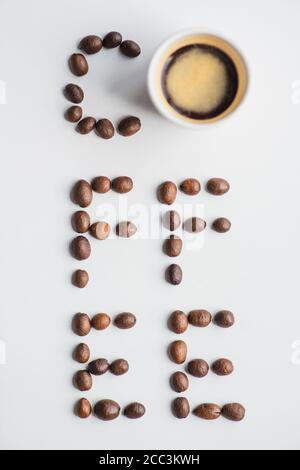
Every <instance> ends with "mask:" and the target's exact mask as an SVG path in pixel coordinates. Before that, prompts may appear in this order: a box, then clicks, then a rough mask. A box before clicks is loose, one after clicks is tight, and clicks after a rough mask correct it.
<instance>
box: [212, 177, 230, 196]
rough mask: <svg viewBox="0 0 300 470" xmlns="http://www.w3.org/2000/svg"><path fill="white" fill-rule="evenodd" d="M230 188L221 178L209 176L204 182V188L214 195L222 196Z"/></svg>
mask: <svg viewBox="0 0 300 470" xmlns="http://www.w3.org/2000/svg"><path fill="white" fill-rule="evenodd" d="M229 189H230V184H229V183H228V181H226V180H225V179H223V178H211V179H210V180H209V181H208V182H207V184H206V190H207V191H208V192H209V193H210V194H213V195H214V196H222V195H223V194H225V193H227V192H228V191H229Z"/></svg>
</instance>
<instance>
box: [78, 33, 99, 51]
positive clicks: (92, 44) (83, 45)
mask: <svg viewBox="0 0 300 470" xmlns="http://www.w3.org/2000/svg"><path fill="white" fill-rule="evenodd" d="M78 49H81V50H82V51H83V52H85V53H86V54H95V53H96V52H99V51H101V49H102V39H101V38H99V36H95V35H90V36H86V37H85V38H83V39H81V41H80V43H79V46H78Z"/></svg>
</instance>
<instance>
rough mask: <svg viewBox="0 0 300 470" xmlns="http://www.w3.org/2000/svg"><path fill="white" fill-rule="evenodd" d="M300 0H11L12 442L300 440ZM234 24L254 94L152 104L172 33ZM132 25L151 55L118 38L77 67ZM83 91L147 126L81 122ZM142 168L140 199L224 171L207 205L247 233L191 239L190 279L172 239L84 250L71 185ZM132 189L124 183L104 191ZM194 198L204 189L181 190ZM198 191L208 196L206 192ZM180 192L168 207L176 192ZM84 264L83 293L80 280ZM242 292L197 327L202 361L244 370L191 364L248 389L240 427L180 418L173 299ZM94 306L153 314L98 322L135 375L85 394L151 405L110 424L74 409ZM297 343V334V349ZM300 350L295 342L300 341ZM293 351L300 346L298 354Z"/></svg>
mask: <svg viewBox="0 0 300 470" xmlns="http://www.w3.org/2000/svg"><path fill="white" fill-rule="evenodd" d="M299 18H300V3H299V1H298V0H288V1H284V0H281V1H280V0H264V1H261V0H251V1H250V0H249V1H248V0H247V1H245V0H244V1H243V2H241V1H239V0H226V2H225V1H224V0H185V2H182V1H180V0H164V1H163V2H148V1H145V0H144V1H141V0H127V1H126V2H125V1H121V0H114V1H113V2H108V1H105V2H104V1H101V0H98V1H97V0H84V1H83V0H81V1H79V0H70V1H67V0H59V1H56V2H54V1H52V2H50V1H49V2H41V1H38V0H26V2H24V1H21V0H19V1H16V0H1V4H0V57H1V62H0V79H1V80H3V81H4V82H5V83H6V92H7V103H6V104H5V105H4V104H3V105H0V119H1V125H0V129H1V141H0V153H1V184H0V193H1V199H0V201H1V221H2V222H1V232H0V237H1V270H0V281H1V295H0V314H1V323H0V338H1V340H2V341H4V342H5V344H6V353H7V357H6V365H1V366H0V390H1V392H0V393H1V402H0V441H1V443H0V445H1V448H4V449H16V448H19V449H30V448H33V449H48V448H60V449H77V448H80V449H90V448H93V449H114V448H118V449H126V448H129V449H153V448H154V449H155V448H156V449H162V448H166V449H223V448H224V449H246V448H252V449H253V448H256V449H265V448H267V449H281V448H282V449H290V448H298V449H299V418H300V406H299V385H300V380H299V374H300V366H299V365H298V366H297V362H299V361H297V359H299V354H297V352H296V354H295V350H293V343H294V342H295V341H297V340H300V316H299V229H300V223H299V170H300V165H299V120H300V105H297V104H293V99H292V98H293V96H292V95H293V92H294V91H293V88H292V85H293V83H294V82H295V81H296V80H298V79H300V62H299V60H300V59H299V58H300V29H299ZM197 26H199V30H200V31H205V32H206V31H208V32H213V33H217V34H219V35H221V36H223V37H225V38H227V39H229V40H231V41H232V42H233V43H234V44H235V45H237V46H238V48H239V49H240V50H241V51H242V53H243V55H244V57H245V59H246V61H247V64H248V67H249V72H250V87H249V91H248V95H247V97H246V99H245V101H244V103H243V105H242V106H241V107H240V108H239V110H238V111H237V112H236V113H235V114H233V115H232V116H231V117H230V118H228V119H226V120H224V121H222V122H220V123H219V124H218V125H212V126H207V127H205V128H202V129H201V130H200V131H199V132H193V131H189V130H185V129H181V128H179V127H176V126H174V125H173V124H170V123H168V122H167V121H166V120H164V119H163V118H161V117H160V116H159V115H158V114H157V113H156V111H155V110H154V109H153V108H152V106H151V104H150V103H149V99H148V96H147V93H146V86H145V83H146V72H147V66H148V64H149V60H150V58H151V55H152V54H153V52H154V50H155V49H156V47H157V46H158V44H159V43H160V42H161V41H162V40H163V39H165V38H166V37H168V36H169V35H170V34H172V33H174V32H176V31H178V30H180V29H184V28H186V27H197ZM110 30H119V31H121V32H122V33H123V35H124V37H126V38H132V39H135V40H136V41H138V42H139V43H140V44H141V46H142V50H143V52H142V55H141V56H140V57H139V58H138V59H136V60H132V61H130V60H128V59H126V58H123V57H120V55H119V53H118V51H116V50H115V51H102V52H101V53H100V54H98V55H95V56H91V57H90V58H89V63H90V73H89V75H88V76H86V77H83V78H80V79H77V78H76V77H74V76H72V75H71V74H70V72H69V70H68V67H67V58H68V56H69V55H70V54H71V53H72V52H75V51H76V44H77V41H78V40H79V39H80V38H81V37H83V36H85V35H86V34H100V35H103V34H105V33H106V32H108V31H110ZM70 81H71V82H75V83H80V84H82V86H83V88H84V89H85V91H86V99H85V101H84V109H85V111H86V114H90V115H95V116H96V117H103V116H105V117H109V118H111V119H112V120H113V121H114V122H116V121H117V120H118V119H119V118H120V117H122V116H123V115H126V114H133V115H138V116H140V117H141V119H142V122H143V129H142V131H141V132H140V133H139V134H138V135H136V136H135V137H133V138H130V139H124V138H122V137H120V136H116V137H115V138H114V139H113V140H112V141H103V140H101V139H99V138H98V137H97V136H95V135H88V136H81V135H78V134H76V133H75V132H74V130H73V126H72V125H71V124H69V123H67V122H66V121H64V119H63V113H64V110H65V109H66V107H67V105H68V103H67V102H66V101H65V99H64V98H63V96H62V89H63V87H64V85H65V84H66V83H68V82H70ZM99 174H103V175H108V176H110V177H115V176H118V175H122V174H125V175H129V176H131V177H132V178H133V180H134V190H133V191H132V192H131V193H130V194H129V195H128V197H127V198H126V197H125V199H126V200H127V201H128V203H129V205H131V204H144V205H147V206H149V207H150V205H151V204H155V202H156V197H155V190H156V187H157V185H158V184H159V183H160V182H161V181H163V180H165V179H171V180H173V181H175V182H176V183H180V181H181V180H182V179H183V178H185V177H188V176H194V177H198V178H200V180H201V181H202V182H203V183H205V181H206V180H207V179H208V178H209V177H212V176H223V177H225V178H227V179H228V180H229V181H230V183H231V187H232V190H231V192H230V193H229V194H228V195H226V196H225V197H223V198H219V199H216V198H213V197H212V196H209V195H208V194H207V193H205V192H204V191H203V192H202V193H201V195H199V196H198V197H197V202H198V203H200V204H202V203H203V204H204V209H205V216H206V218H207V221H208V222H211V221H212V220H213V218H214V217H216V216H219V215H224V216H227V217H229V218H230V219H231V220H232V223H233V228H232V231H231V232H230V233H229V234H227V235H225V236H220V235H218V234H215V233H214V232H212V231H211V230H207V233H206V235H205V240H204V246H203V248H202V249H201V250H198V251H191V250H184V252H183V254H182V255H181V257H180V261H179V262H180V264H181V266H182V268H183V271H184V282H183V283H182V285H181V286H179V287H173V286H170V285H168V284H167V283H165V281H164V279H163V272H164V269H165V267H166V266H167V264H168V259H167V258H166V256H165V255H163V254H162V252H161V241H160V240H125V241H124V240H123V241H120V240H118V241H116V240H113V239H112V240H110V241H106V242H103V243H101V242H98V243H97V242H92V249H93V254H92V257H91V258H90V259H89V260H88V261H86V262H82V263H78V262H76V261H75V260H74V259H72V258H71V257H70V255H69V252H68V244H69V242H70V240H71V239H72V237H73V235H74V234H73V232H72V229H71V227H70V216H71V214H72V212H73V211H74V210H76V206H74V205H73V204H72V203H71V201H70V199H69V191H70V188H71V186H72V184H73V183H74V182H75V181H76V180H77V179H79V178H86V179H91V178H92V177H94V176H96V175H99ZM102 202H105V203H112V204H114V205H117V203H118V197H117V195H116V194H113V193H111V194H109V195H105V196H100V195H99V196H98V197H95V198H94V203H93V205H92V206H91V209H90V212H91V216H92V218H93V220H96V218H97V217H96V212H97V211H99V210H101V203H102ZM178 202H179V203H180V204H183V203H187V202H190V199H189V198H188V197H187V196H183V195H179V197H178ZM193 202H194V203H196V199H193ZM160 208H161V209H163V207H162V206H161V207H160ZM79 265H80V266H84V267H85V268H86V269H87V270H88V271H89V273H90V277H91V281H90V283H89V286H88V287H87V288H86V289H85V290H79V289H76V288H75V287H73V286H72V285H71V284H70V276H71V273H72V271H73V270H74V269H75V268H78V267H79ZM193 308H207V309H209V310H210V311H212V312H213V313H214V312H216V311H218V310H219V309H221V308H228V309H232V311H234V312H235V314H236V317H237V324H236V327H235V328H234V329H232V330H231V331H223V330H221V329H218V328H217V327H213V326H212V327H210V328H208V329H206V330H202V331H199V330H197V329H192V328H190V329H189V331H188V332H187V333H186V334H185V335H184V338H185V340H186V341H187V343H188V345H189V359H191V358H193V357H203V358H205V359H207V360H208V361H209V362H211V361H212V360H214V359H216V358H218V357H220V356H225V357H229V358H231V359H232V360H233V361H234V363H235V365H236V372H235V374H234V375H233V376H231V377H228V378H219V377H216V376H214V375H213V374H210V375H208V376H207V378H206V379H204V380H202V381H200V380H197V379H193V380H191V386H190V389H189V391H188V392H187V394H186V395H187V397H188V398H189V400H190V403H191V406H192V407H194V406H196V405H197V404H199V403H201V402H207V401H212V402H217V403H220V404H223V403H226V402H228V401H240V402H242V403H243V404H245V406H246V407H247V418H246V420H245V421H244V422H242V423H239V424H236V423H231V422H227V421H225V420H223V419H220V420H219V421H217V422H212V423H208V422H204V421H201V420H199V419H197V418H196V417H194V416H190V417H189V418H188V419H186V420H184V421H180V420H176V419H175V418H173V416H172V415H171V413H170V409H169V408H170V402H171V400H172V399H173V398H174V395H175V394H174V393H173V392H172V391H171V390H170V388H169V385H168V377H169V375H170V373H171V372H172V371H175V370H176V369H177V368H176V366H175V365H173V364H172V363H171V362H170V361H169V360H168V358H167V356H166V348H167V345H168V343H169V342H170V341H171V340H173V339H175V338H174V336H175V335H173V334H172V333H171V332H169V331H168V329H167V327H166V319H167V317H168V315H169V313H170V312H171V311H172V310H174V309H182V310H184V311H186V312H188V311H189V310H191V309H193ZM77 311H82V312H87V313H89V314H91V315H92V314H94V313H97V312H99V311H104V312H108V313H109V314H111V315H112V316H114V315H115V314H117V313H119V312H121V311H132V312H134V313H136V315H137V317H138V323H137V326H136V328H134V329H133V330H131V331H128V332H123V331H120V330H117V329H116V328H113V327H112V328H110V329H109V330H107V331H105V332H93V333H91V334H90V336H89V337H88V338H87V342H88V344H89V345H90V347H91V350H92V356H93V358H96V357H99V356H100V357H101V356H103V357H107V358H108V359H113V358H117V357H126V358H127V359H128V360H129V362H130V365H131V368H130V372H129V373H128V374H127V375H125V376H124V377H119V378H118V377H114V376H112V375H109V374H107V375H106V376H103V377H96V378H95V380H94V387H93V389H92V390H91V391H90V392H87V393H86V394H85V396H87V397H88V398H89V399H90V400H91V401H92V402H95V401H96V400H97V399H100V398H112V399H115V400H117V401H118V402H119V403H120V404H121V406H124V405H126V404H127V403H128V402H130V401H134V400H137V401H141V402H143V403H144V404H145V405H146V407H147V414H146V415H145V417H144V418H143V419H142V420H139V421H130V420H128V419H126V418H124V417H120V418H119V419H118V420H116V421H114V422H110V423H104V422H101V421H99V420H97V419H96V418H94V417H90V418H89V419H88V420H85V421H83V420H79V419H78V418H76V417H75V416H74V415H73V412H72V408H73V405H74V403H75V401H76V400H77V399H78V398H79V397H80V396H81V393H80V392H78V391H77V390H75V389H74V388H73V387H72V375H73V373H74V372H75V371H76V370H77V365H76V363H74V361H73V360H72V357H71V353H72V349H73V347H74V346H75V345H76V344H77V342H78V338H77V337H76V336H75V335H74V334H73V333H72V331H71V329H70V321H71V318H72V315H73V314H74V313H76V312H77ZM298 347H299V346H298ZM293 353H294V358H293ZM293 359H294V360H293Z"/></svg>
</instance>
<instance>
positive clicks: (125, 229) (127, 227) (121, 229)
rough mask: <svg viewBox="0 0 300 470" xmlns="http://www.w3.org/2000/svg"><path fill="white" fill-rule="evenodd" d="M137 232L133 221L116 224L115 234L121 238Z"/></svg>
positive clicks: (131, 235)
mask: <svg viewBox="0 0 300 470" xmlns="http://www.w3.org/2000/svg"><path fill="white" fill-rule="evenodd" d="M136 232H137V227H136V226H135V225H134V223H133V222H129V221H123V222H119V223H118V224H117V226H116V234H117V235H118V237H121V238H130V237H133V235H135V234H136Z"/></svg>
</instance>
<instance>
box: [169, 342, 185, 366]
mask: <svg viewBox="0 0 300 470" xmlns="http://www.w3.org/2000/svg"><path fill="white" fill-rule="evenodd" d="M186 356H187V345H186V343H185V342H184V341H180V340H178V341H173V343H171V344H170V346H169V357H170V359H171V361H173V362H175V364H183V363H184V362H185V360H186Z"/></svg>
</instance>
